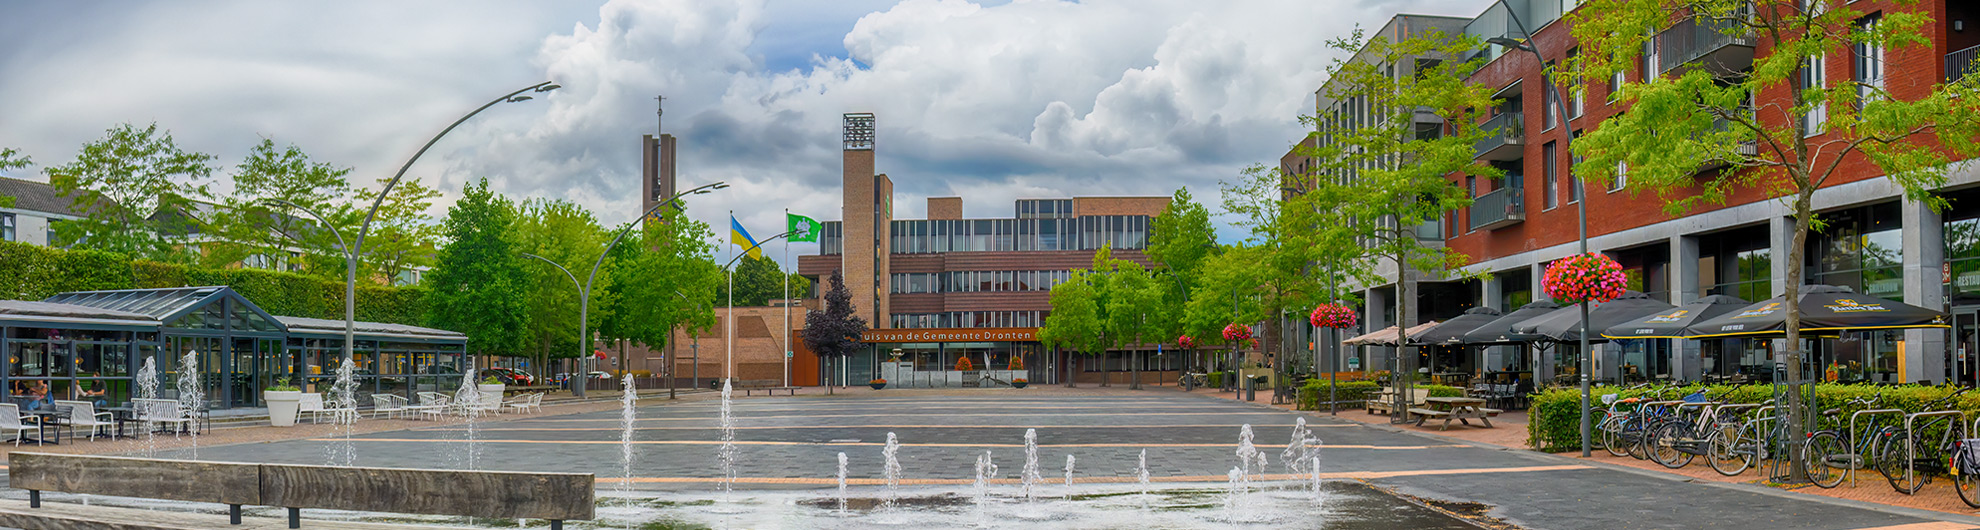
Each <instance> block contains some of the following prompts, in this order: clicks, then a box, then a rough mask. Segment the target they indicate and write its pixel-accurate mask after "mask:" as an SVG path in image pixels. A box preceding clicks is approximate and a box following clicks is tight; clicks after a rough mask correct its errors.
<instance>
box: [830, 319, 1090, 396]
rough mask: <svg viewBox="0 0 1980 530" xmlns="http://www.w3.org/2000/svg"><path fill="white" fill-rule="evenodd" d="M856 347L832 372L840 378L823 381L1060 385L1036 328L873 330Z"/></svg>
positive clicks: (935, 385)
mask: <svg viewBox="0 0 1980 530" xmlns="http://www.w3.org/2000/svg"><path fill="white" fill-rule="evenodd" d="M860 342H863V343H865V344H866V346H867V347H866V348H865V349H863V350H862V351H860V352H858V353H855V354H853V355H852V357H851V358H850V359H848V362H846V363H843V366H839V367H833V368H832V369H834V370H838V371H839V372H840V373H837V374H828V376H827V379H828V380H830V381H835V382H844V383H843V384H852V385H862V384H866V382H867V381H870V380H872V379H874V378H885V379H887V381H888V386H892V387H905V388H941V387H959V386H967V385H974V384H977V379H978V378H981V377H982V376H984V375H988V376H989V377H991V378H994V379H996V380H997V381H1001V382H1005V383H1008V382H1010V381H1012V380H1014V379H1019V378H1022V379H1025V380H1027V381H1029V382H1031V383H1033V384H1051V383H1056V382H1058V381H1059V378H1058V377H1057V374H1056V371H1055V370H1052V369H1050V367H1051V366H1053V365H1052V364H1051V361H1052V359H1050V356H1047V355H1045V354H1044V352H1045V348H1044V346H1043V345H1042V344H1039V342H1038V328H954V329H941V328H914V329H876V330H868V331H867V332H866V334H865V335H863V336H862V337H861V339H860ZM964 359H967V360H968V361H967V362H965V361H964ZM959 368H967V370H963V369H959Z"/></svg>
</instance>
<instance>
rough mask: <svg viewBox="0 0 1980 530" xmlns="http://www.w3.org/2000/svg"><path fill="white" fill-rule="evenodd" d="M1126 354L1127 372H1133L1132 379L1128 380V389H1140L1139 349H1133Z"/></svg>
mask: <svg viewBox="0 0 1980 530" xmlns="http://www.w3.org/2000/svg"><path fill="white" fill-rule="evenodd" d="M1128 356H1129V357H1128V363H1129V366H1128V373H1130V374H1133V375H1132V376H1131V377H1133V379H1130V380H1128V389H1129V390H1141V362H1140V361H1141V350H1134V352H1133V353H1129V354H1128Z"/></svg>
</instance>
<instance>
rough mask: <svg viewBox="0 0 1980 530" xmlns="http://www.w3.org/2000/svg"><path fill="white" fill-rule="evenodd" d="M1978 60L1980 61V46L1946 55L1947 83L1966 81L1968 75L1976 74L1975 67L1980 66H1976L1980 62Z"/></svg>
mask: <svg viewBox="0 0 1980 530" xmlns="http://www.w3.org/2000/svg"><path fill="white" fill-rule="evenodd" d="M1976 60H1980V46H1974V47H1972V48H1967V49H1964V50H1960V51H1956V52H1952V53H1948V54H1946V83H1947V84H1952V83H1957V82H1959V80H1961V79H1965V78H1966V75H1967V74H1969V73H1976V72H1974V71H1973V67H1975V66H1980V64H1975V63H1976V62H1980V61H1976Z"/></svg>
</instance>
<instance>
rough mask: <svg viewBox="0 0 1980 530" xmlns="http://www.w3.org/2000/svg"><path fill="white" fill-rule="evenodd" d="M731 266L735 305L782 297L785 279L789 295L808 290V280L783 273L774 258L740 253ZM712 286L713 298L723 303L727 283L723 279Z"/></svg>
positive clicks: (727, 294) (800, 293)
mask: <svg viewBox="0 0 1980 530" xmlns="http://www.w3.org/2000/svg"><path fill="white" fill-rule="evenodd" d="M735 267H736V271H735V274H736V278H735V283H736V298H735V305H736V307H755V306H766V305H770V301H771V300H774V299H781V298H783V297H784V282H785V281H786V280H789V281H790V292H791V294H792V295H793V296H803V295H804V293H807V292H810V290H811V280H807V279H805V278H804V277H803V276H798V275H796V274H788V275H787V274H784V272H783V270H782V268H781V267H779V266H778V265H777V261H776V260H772V259H770V258H767V257H765V258H757V257H750V256H743V258H742V259H741V260H740V261H737V262H736V265H735ZM715 289H716V292H715V299H716V300H717V301H719V302H721V303H724V304H726V303H728V296H729V286H728V282H727V281H726V279H725V281H724V282H723V284H722V285H719V286H716V288H715Z"/></svg>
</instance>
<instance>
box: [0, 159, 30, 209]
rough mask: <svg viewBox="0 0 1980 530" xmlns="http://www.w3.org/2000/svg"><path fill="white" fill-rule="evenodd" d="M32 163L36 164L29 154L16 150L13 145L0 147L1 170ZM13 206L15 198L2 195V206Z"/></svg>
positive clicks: (0, 198) (17, 167)
mask: <svg viewBox="0 0 1980 530" xmlns="http://www.w3.org/2000/svg"><path fill="white" fill-rule="evenodd" d="M31 165H34V161H33V160H30V159H29V158H28V156H27V155H23V154H21V152H20V151H16V150H14V148H11V147H0V171H6V170H9V169H20V168H24V167H28V166H31ZM12 207H14V198H13V197H10V196H6V195H0V208H12Z"/></svg>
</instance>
